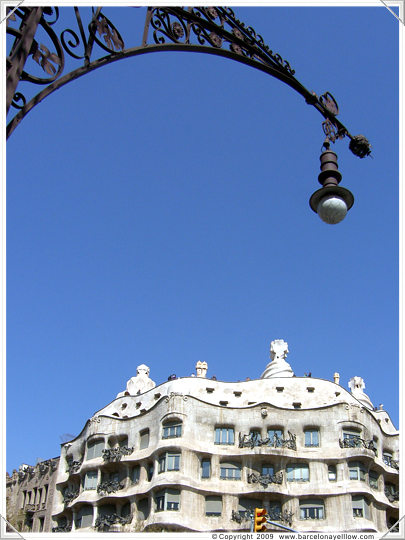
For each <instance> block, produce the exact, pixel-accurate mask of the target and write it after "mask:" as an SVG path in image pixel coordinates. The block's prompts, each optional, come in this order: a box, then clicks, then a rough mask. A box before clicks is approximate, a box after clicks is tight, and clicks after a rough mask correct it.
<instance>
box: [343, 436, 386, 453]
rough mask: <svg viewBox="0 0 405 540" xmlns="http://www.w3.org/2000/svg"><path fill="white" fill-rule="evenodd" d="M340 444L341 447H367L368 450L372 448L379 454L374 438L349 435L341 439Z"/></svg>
mask: <svg viewBox="0 0 405 540" xmlns="http://www.w3.org/2000/svg"><path fill="white" fill-rule="evenodd" d="M339 446H340V448H366V449H367V450H372V451H373V452H374V454H375V455H376V456H377V455H378V451H377V447H376V446H375V442H374V441H373V439H369V440H366V439H362V438H361V437H348V438H344V439H339Z"/></svg>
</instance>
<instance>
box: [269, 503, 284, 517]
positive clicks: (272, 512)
mask: <svg viewBox="0 0 405 540" xmlns="http://www.w3.org/2000/svg"><path fill="white" fill-rule="evenodd" d="M267 516H268V518H269V519H270V520H271V521H280V520H281V503H279V502H277V501H270V502H269V510H268V512H267Z"/></svg>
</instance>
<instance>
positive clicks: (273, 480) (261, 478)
mask: <svg viewBox="0 0 405 540" xmlns="http://www.w3.org/2000/svg"><path fill="white" fill-rule="evenodd" d="M247 481H248V483H249V484H260V485H262V486H264V487H267V486H268V485H269V484H281V483H282V482H283V473H282V472H281V471H279V472H276V473H275V474H256V473H250V474H248V475H247Z"/></svg>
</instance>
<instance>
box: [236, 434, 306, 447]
mask: <svg viewBox="0 0 405 540" xmlns="http://www.w3.org/2000/svg"><path fill="white" fill-rule="evenodd" d="M296 439H297V436H296V435H294V434H293V433H291V431H289V432H288V439H283V438H282V437H278V435H276V434H275V435H274V437H272V438H270V437H267V438H266V439H262V438H261V437H260V436H259V435H258V434H257V433H249V434H248V435H244V434H243V433H239V448H252V449H253V448H254V447H255V446H270V447H273V448H289V449H290V450H297V443H296Z"/></svg>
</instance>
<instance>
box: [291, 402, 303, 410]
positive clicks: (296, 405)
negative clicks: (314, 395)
mask: <svg viewBox="0 0 405 540" xmlns="http://www.w3.org/2000/svg"><path fill="white" fill-rule="evenodd" d="M293 407H294V409H301V403H300V402H299V401H295V402H294V403H293Z"/></svg>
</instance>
